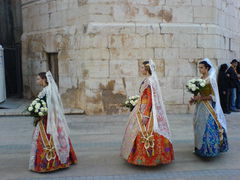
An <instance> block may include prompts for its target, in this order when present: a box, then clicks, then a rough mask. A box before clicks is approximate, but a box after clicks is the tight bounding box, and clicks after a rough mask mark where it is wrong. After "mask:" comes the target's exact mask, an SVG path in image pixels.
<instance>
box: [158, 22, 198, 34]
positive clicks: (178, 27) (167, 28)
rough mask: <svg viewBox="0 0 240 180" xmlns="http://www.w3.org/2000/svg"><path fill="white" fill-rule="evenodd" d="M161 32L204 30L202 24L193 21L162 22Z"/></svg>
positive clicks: (191, 32)
mask: <svg viewBox="0 0 240 180" xmlns="http://www.w3.org/2000/svg"><path fill="white" fill-rule="evenodd" d="M160 29H161V33H189V34H198V33H201V32H202V26H201V25H200V24H191V23H184V24H183V23H170V24H169V23H160Z"/></svg>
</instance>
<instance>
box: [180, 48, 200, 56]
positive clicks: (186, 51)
mask: <svg viewBox="0 0 240 180" xmlns="http://www.w3.org/2000/svg"><path fill="white" fill-rule="evenodd" d="M179 57H180V58H203V57H204V56H203V48H180V49H179Z"/></svg>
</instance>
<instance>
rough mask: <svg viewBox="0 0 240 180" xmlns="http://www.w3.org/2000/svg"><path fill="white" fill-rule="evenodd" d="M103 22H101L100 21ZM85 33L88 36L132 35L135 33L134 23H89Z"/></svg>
mask: <svg viewBox="0 0 240 180" xmlns="http://www.w3.org/2000/svg"><path fill="white" fill-rule="evenodd" d="M100 22H101V21H100ZM85 29H86V30H85V32H86V33H88V34H96V33H101V34H118V33H119V34H128V33H129V34H130V33H135V24H134V23H96V22H92V23H89V24H88V25H87V26H86V28H85Z"/></svg>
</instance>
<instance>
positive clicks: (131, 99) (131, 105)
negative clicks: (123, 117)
mask: <svg viewBox="0 0 240 180" xmlns="http://www.w3.org/2000/svg"><path fill="white" fill-rule="evenodd" d="M139 98H140V96H139V95H136V96H131V97H129V98H128V99H127V100H126V101H125V103H124V105H123V106H125V107H127V108H129V109H130V111H132V110H133V108H134V107H135V106H136V105H137V102H138V99H139Z"/></svg>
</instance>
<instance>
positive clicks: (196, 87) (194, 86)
mask: <svg viewBox="0 0 240 180" xmlns="http://www.w3.org/2000/svg"><path fill="white" fill-rule="evenodd" d="M205 86H206V81H205V80H204V79H200V78H199V79H191V80H189V81H188V83H187V85H186V87H187V89H188V91H189V92H191V93H192V94H194V96H196V95H197V94H198V93H199V92H200V91H201V89H202V88H204V87H205Z"/></svg>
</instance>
